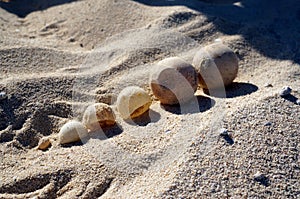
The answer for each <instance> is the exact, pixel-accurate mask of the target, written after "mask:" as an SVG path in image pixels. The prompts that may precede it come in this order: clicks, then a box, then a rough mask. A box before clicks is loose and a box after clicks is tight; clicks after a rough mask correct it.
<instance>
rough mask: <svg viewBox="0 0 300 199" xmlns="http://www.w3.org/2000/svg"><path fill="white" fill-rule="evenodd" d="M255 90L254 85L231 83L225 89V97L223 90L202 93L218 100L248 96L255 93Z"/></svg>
mask: <svg viewBox="0 0 300 199" xmlns="http://www.w3.org/2000/svg"><path fill="white" fill-rule="evenodd" d="M257 90H258V87H257V86H255V85H254V84H250V83H242V82H233V83H232V84H231V85H230V86H228V87H226V89H225V92H226V93H225V95H224V90H220V91H218V90H212V91H211V92H210V91H209V90H204V93H205V94H207V95H211V96H213V97H218V98H234V97H240V96H244V95H249V94H251V93H254V92H256V91H257Z"/></svg>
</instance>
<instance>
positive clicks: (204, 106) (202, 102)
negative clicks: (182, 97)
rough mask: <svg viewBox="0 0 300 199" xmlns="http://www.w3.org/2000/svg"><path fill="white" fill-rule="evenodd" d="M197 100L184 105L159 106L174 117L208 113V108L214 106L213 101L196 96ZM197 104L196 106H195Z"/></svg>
mask: <svg viewBox="0 0 300 199" xmlns="http://www.w3.org/2000/svg"><path fill="white" fill-rule="evenodd" d="M196 98H197V100H195V101H192V100H191V101H190V102H187V103H185V104H181V105H180V104H176V105H166V104H161V105H160V106H161V108H162V109H164V110H165V111H168V112H170V113H173V114H176V115H184V114H194V113H200V112H205V111H208V110H209V109H210V108H212V107H213V106H214V105H215V103H216V102H215V100H213V99H211V98H209V97H205V96H201V95H199V96H196ZM195 103H197V104H195Z"/></svg>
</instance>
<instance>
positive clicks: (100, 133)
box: [85, 123, 123, 140]
mask: <svg viewBox="0 0 300 199" xmlns="http://www.w3.org/2000/svg"><path fill="white" fill-rule="evenodd" d="M122 132H123V128H122V127H121V126H120V125H119V124H118V123H116V124H115V125H113V126H108V127H104V128H102V129H99V130H97V131H93V132H90V133H89V136H88V139H90V138H94V139H100V140H105V139H109V138H112V137H115V136H118V135H120V134H121V133H122ZM85 139H86V138H85Z"/></svg>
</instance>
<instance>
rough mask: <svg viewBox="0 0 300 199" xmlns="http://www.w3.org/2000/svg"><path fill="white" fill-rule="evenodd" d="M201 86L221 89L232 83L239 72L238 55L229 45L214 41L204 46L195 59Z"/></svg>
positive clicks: (194, 62)
mask: <svg viewBox="0 0 300 199" xmlns="http://www.w3.org/2000/svg"><path fill="white" fill-rule="evenodd" d="M193 65H194V67H195V68H196V70H197V72H198V76H199V84H200V87H202V88H204V89H219V88H223V87H224V86H225V87H226V86H228V85H230V84H231V83H232V82H233V80H234V79H235V78H236V76H237V73H238V67H239V65H238V57H237V56H236V54H235V53H234V52H233V50H231V49H230V48H229V47H227V46H226V45H224V44H222V43H214V44H211V45H208V46H205V47H203V48H202V49H201V50H200V51H198V52H197V53H196V55H195V57H194V59H193Z"/></svg>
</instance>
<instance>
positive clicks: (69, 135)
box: [58, 121, 88, 144]
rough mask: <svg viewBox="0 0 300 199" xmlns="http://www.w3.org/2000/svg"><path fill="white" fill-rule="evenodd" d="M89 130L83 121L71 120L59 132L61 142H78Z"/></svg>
mask: <svg viewBox="0 0 300 199" xmlns="http://www.w3.org/2000/svg"><path fill="white" fill-rule="evenodd" d="M87 133H88V132H87V130H86V128H85V127H84V126H83V124H82V123H81V122H78V121H70V122H67V123H66V124H64V125H63V126H62V127H61V129H60V131H59V133H58V142H59V144H67V143H71V142H77V141H79V140H80V138H83V137H85V136H86V135H87Z"/></svg>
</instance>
